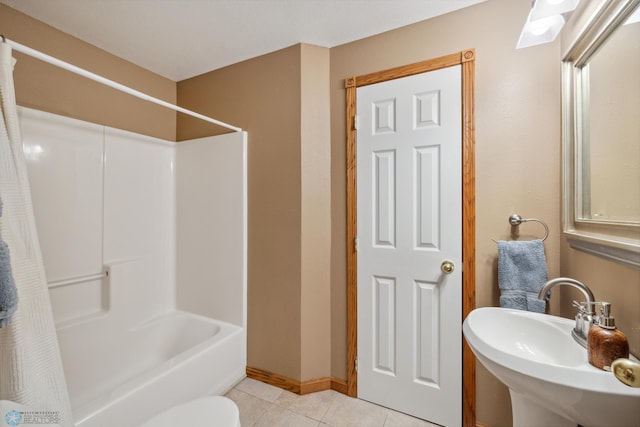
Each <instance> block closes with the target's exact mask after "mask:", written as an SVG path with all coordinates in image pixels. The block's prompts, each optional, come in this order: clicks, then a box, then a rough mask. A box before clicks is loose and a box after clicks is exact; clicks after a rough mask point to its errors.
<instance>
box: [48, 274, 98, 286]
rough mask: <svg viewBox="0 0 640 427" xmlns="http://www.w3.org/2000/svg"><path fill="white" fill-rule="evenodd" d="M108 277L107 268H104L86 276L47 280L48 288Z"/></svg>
mask: <svg viewBox="0 0 640 427" xmlns="http://www.w3.org/2000/svg"><path fill="white" fill-rule="evenodd" d="M106 277H109V270H104V271H103V272H102V273H97V274H90V275H88V276H78V277H73V278H71V279H63V280H56V281H54V282H49V289H53V288H60V287H62V286H69V285H76V284H78V283H85V282H91V281H93V280H98V279H104V278H106Z"/></svg>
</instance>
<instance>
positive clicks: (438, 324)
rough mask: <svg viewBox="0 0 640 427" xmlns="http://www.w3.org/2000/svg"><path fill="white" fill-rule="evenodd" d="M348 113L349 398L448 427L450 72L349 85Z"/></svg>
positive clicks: (453, 392)
mask: <svg viewBox="0 0 640 427" xmlns="http://www.w3.org/2000/svg"><path fill="white" fill-rule="evenodd" d="M356 108H357V194H358V197H357V198H358V200H357V212H358V214H357V215H358V220H357V229H358V261H357V265H358V397H359V398H361V399H365V400H368V401H371V402H374V403H377V404H379V405H383V406H386V407H389V408H393V409H396V410H399V411H402V412H405V413H408V414H410V415H413V416H416V417H419V418H423V419H426V420H429V421H431V422H434V423H437V424H442V425H446V426H458V425H460V424H461V422H462V408H461V404H462V342H461V332H460V331H461V322H462V319H461V316H462V314H461V313H462V249H461V248H462V206H461V203H462V182H461V153H462V148H461V145H462V144H461V138H462V132H461V68H460V66H455V67H449V68H444V69H441V70H436V71H431V72H428V73H424V74H419V75H415V76H410V77H404V78H400V79H396V80H390V81H387V82H383V83H378V84H375V85H370V86H364V87H360V88H358V89H357V106H356ZM444 261H450V262H451V263H453V265H454V266H455V268H454V270H453V272H451V273H449V274H446V273H444V272H443V271H442V270H441V265H442V263H443V262H444Z"/></svg>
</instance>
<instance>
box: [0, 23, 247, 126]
mask: <svg viewBox="0 0 640 427" xmlns="http://www.w3.org/2000/svg"><path fill="white" fill-rule="evenodd" d="M0 37H1V38H2V42H4V43H7V44H8V45H9V46H11V47H12V48H13V49H14V50H17V51H18V52H22V53H24V54H25V55H29V56H32V57H34V58H36V59H39V60H41V61H44V62H47V63H49V64H51V65H55V66H56V67H60V68H63V69H65V70H67V71H71V72H72V73H75V74H78V75H80V76H83V77H86V78H88V79H91V80H93V81H96V82H98V83H102V84H103V85H106V86H109V87H111V88H113V89H116V90H119V91H121V92H125V93H128V94H129V95H132V96H135V97H137V98H140V99H144V100H145V101H149V102H152V103H154V104H158V105H161V106H163V107H166V108H169V109H171V110H174V111H178V112H180V113H183V114H187V115H189V116H192V117H196V118H198V119H200V120H204V121H206V122H209V123H213V124H215V125H218V126H222V127H224V128H227V129H230V130H233V131H235V132H242V129H241V128H239V127H236V126H232V125H230V124H228V123H224V122H221V121H220V120H216V119H212V118H211V117H207V116H205V115H202V114H200V113H196V112H195V111H191V110H187V109H186V108H182V107H179V106H177V105H174V104H171V103H170V102H166V101H163V100H161V99H158V98H155V97H153V96H151V95H147V94H146V93H143V92H140V91H138V90H136V89H132V88H130V87H128V86H125V85H123V84H120V83H118V82H114V81H113V80H109V79H107V78H106V77H102V76H100V75H98V74H95V73H92V72H90V71H87V70H85V69H82V68H80V67H77V66H75V65H73V64H69V63H68V62H65V61H62V60H60V59H57V58H54V57H53V56H50V55H47V54H46V53H42V52H40V51H38V50H35V49H32V48H30V47H27V46H25V45H22V44H20V43H18V42H15V41H13V40H9V39H8V38H6V37H4V36H1V35H0Z"/></svg>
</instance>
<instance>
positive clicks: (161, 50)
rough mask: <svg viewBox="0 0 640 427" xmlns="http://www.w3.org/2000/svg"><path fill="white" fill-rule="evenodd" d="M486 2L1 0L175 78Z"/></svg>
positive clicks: (330, 43) (358, 36)
mask: <svg viewBox="0 0 640 427" xmlns="http://www.w3.org/2000/svg"><path fill="white" fill-rule="evenodd" d="M482 1H485V0H0V2H1V3H4V4H6V5H8V6H10V7H12V8H14V9H17V10H19V11H21V12H23V13H26V14H27V15H30V16H32V17H34V18H36V19H38V20H40V21H43V22H45V23H47V24H49V25H51V26H53V27H55V28H58V29H59V30H62V31H64V32H66V33H68V34H71V35H73V36H75V37H78V38H80V39H82V40H84V41H86V42H88V43H91V44H93V45H95V46H98V47H100V48H102V49H104V50H106V51H108V52H110V53H112V54H114V55H117V56H119V57H121V58H124V59H126V60H128V61H131V62H133V63H135V64H137V65H139V66H141V67H144V68H146V69H148V70H151V71H153V72H155V73H158V74H160V75H162V76H164V77H167V78H169V79H171V80H174V81H180V80H183V79H186V78H189V77H193V76H196V75H198V74H202V73H205V72H207V71H211V70H214V69H217V68H221V67H224V66H227V65H230V64H233V63H236V62H239V61H243V60H245V59H249V58H253V57H256V56H259V55H262V54H265V53H268V52H272V51H275V50H278V49H282V48H285V47H288V46H291V45H293V44H296V43H310V44H314V45H318V46H324V47H333V46H338V45H341V44H344V43H347V42H350V41H354V40H358V39H361V38H364V37H368V36H371V35H374V34H378V33H382V32H385V31H389V30H392V29H394V28H399V27H402V26H405V25H408V24H412V23H415V22H419V21H423V20H425V19H428V18H431V17H434V16H438V15H442V14H445V13H448V12H451V11H454V10H457V9H461V8H464V7H468V6H471V5H473V4H476V3H481V2H482ZM1 30H2V29H0V32H1Z"/></svg>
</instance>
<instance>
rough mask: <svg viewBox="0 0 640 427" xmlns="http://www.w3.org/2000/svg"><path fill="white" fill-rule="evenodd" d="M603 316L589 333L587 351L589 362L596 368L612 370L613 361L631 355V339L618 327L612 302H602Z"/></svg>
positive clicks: (598, 318)
mask: <svg viewBox="0 0 640 427" xmlns="http://www.w3.org/2000/svg"><path fill="white" fill-rule="evenodd" d="M600 306H601V307H600V312H601V313H602V315H601V316H598V317H597V320H596V321H595V322H594V325H593V326H592V327H591V328H590V329H589V333H588V334H587V351H588V353H589V363H591V364H592V365H593V366H595V367H596V368H600V369H604V370H607V371H608V370H611V363H613V361H614V360H616V359H620V358H628V357H629V341H627V337H626V335H625V334H623V333H622V332H621V331H619V330H618V329H617V328H616V323H615V319H614V318H613V317H612V316H611V304H610V303H608V302H601V303H600Z"/></svg>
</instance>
